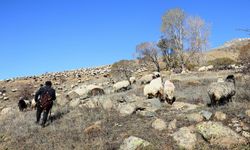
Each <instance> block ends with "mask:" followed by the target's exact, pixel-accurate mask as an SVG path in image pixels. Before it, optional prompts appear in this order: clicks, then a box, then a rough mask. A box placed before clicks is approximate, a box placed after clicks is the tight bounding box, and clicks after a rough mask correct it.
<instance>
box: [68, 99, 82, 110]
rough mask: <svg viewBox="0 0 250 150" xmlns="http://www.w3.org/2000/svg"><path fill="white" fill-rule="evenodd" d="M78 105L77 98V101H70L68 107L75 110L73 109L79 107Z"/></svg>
mask: <svg viewBox="0 0 250 150" xmlns="http://www.w3.org/2000/svg"><path fill="white" fill-rule="evenodd" d="M79 104H80V99H79V98H77V99H74V100H72V101H70V103H69V106H70V107H73V108H75V107H77V106H79Z"/></svg>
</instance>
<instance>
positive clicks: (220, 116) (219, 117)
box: [214, 111, 227, 121]
mask: <svg viewBox="0 0 250 150" xmlns="http://www.w3.org/2000/svg"><path fill="white" fill-rule="evenodd" d="M214 117H215V118H216V119H217V120H219V121H223V120H225V119H227V115H226V114H225V113H223V112H221V111H217V112H215V114H214Z"/></svg>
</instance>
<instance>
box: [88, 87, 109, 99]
mask: <svg viewBox="0 0 250 150" xmlns="http://www.w3.org/2000/svg"><path fill="white" fill-rule="evenodd" d="M87 94H88V96H89V97H90V96H97V95H103V94H105V92H104V90H103V88H102V87H101V86H97V85H88V86H87Z"/></svg>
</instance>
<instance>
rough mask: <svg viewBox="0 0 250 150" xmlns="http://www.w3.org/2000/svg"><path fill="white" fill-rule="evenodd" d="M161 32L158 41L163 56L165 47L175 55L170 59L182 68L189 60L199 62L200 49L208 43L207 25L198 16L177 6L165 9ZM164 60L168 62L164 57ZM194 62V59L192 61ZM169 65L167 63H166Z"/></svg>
mask: <svg viewBox="0 0 250 150" xmlns="http://www.w3.org/2000/svg"><path fill="white" fill-rule="evenodd" d="M161 31H162V33H163V36H162V39H161V40H160V42H159V43H158V46H159V47H160V48H161V51H162V53H163V56H168V55H166V50H167V49H172V50H173V51H174V54H175V55H172V57H171V58H172V59H174V60H176V61H177V62H178V63H175V64H176V65H178V66H172V67H181V68H182V69H185V68H186V65H187V64H188V63H189V62H190V61H194V60H196V63H197V64H199V63H200V58H201V54H202V51H203V50H204V49H206V47H207V45H208V37H209V27H208V25H207V23H206V22H205V21H204V20H203V19H201V18H200V17H189V16H187V15H186V14H185V12H184V11H183V10H181V9H179V8H176V9H171V10H169V11H167V12H166V13H165V14H164V15H163V17H162V27H161ZM165 62H169V61H167V60H166V59H165ZM194 62H195V61H194ZM167 65H169V64H167Z"/></svg>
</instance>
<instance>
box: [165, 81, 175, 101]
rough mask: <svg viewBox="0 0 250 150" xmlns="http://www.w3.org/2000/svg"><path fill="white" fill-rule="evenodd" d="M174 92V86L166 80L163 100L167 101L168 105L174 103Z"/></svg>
mask: <svg viewBox="0 0 250 150" xmlns="http://www.w3.org/2000/svg"><path fill="white" fill-rule="evenodd" d="M174 91H175V86H174V84H173V83H172V82H171V81H169V80H166V81H165V83H164V95H163V98H164V99H163V100H165V101H167V102H168V103H169V104H173V103H174V102H175V96H174Z"/></svg>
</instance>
